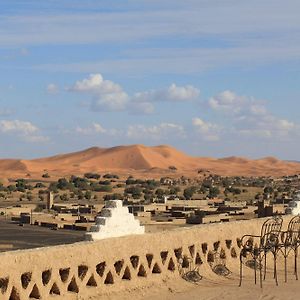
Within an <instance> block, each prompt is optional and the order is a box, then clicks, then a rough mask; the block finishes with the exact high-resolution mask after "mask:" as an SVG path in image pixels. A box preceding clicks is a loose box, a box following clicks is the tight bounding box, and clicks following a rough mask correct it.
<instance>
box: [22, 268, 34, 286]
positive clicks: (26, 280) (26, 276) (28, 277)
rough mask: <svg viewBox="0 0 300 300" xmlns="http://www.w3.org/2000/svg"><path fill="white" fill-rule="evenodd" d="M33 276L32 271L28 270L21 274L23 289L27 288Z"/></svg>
mask: <svg viewBox="0 0 300 300" xmlns="http://www.w3.org/2000/svg"><path fill="white" fill-rule="evenodd" d="M31 276H32V273H31V272H26V273H23V274H22V275H21V283H22V287H23V289H27V287H28V285H29V283H30V281H31Z"/></svg>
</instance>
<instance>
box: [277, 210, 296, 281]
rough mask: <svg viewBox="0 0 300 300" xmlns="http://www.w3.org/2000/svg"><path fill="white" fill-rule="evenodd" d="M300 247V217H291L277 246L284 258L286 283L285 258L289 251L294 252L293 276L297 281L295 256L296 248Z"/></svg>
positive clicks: (285, 266) (285, 268) (285, 267)
mask: <svg viewBox="0 0 300 300" xmlns="http://www.w3.org/2000/svg"><path fill="white" fill-rule="evenodd" d="M299 246H300V216H299V215H298V216H295V217H293V218H292V219H291V220H290V222H289V224H288V228H287V231H284V232H282V234H281V243H280V244H279V248H278V250H279V251H280V252H281V253H282V255H283V257H284V279H285V282H287V258H288V256H289V254H290V252H291V251H293V252H294V275H295V276H296V280H298V273H297V256H298V247H299Z"/></svg>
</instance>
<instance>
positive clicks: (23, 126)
mask: <svg viewBox="0 0 300 300" xmlns="http://www.w3.org/2000/svg"><path fill="white" fill-rule="evenodd" d="M39 131H40V129H39V128H38V127H36V126H35V125H33V124H32V123H31V122H28V121H20V120H1V121H0V132H2V133H4V134H15V135H17V136H18V137H20V138H22V139H23V140H25V141H28V142H46V141H48V140H49V138H48V137H45V136H42V135H40V134H39Z"/></svg>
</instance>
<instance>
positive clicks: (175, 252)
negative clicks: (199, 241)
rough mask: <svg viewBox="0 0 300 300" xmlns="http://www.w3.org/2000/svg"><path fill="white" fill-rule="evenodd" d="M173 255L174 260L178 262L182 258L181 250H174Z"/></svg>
mask: <svg viewBox="0 0 300 300" xmlns="http://www.w3.org/2000/svg"><path fill="white" fill-rule="evenodd" d="M174 254H175V256H176V258H177V259H178V260H179V259H180V258H181V256H182V248H178V249H175V250H174Z"/></svg>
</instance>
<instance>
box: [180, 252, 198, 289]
mask: <svg viewBox="0 0 300 300" xmlns="http://www.w3.org/2000/svg"><path fill="white" fill-rule="evenodd" d="M178 271H179V275H180V276H181V277H182V278H183V279H184V280H186V281H189V282H192V283H197V282H199V281H200V280H201V279H202V278H203V277H202V275H200V273H199V265H196V264H195V261H194V259H193V258H191V257H188V256H184V257H183V258H180V259H179V260H178Z"/></svg>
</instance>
